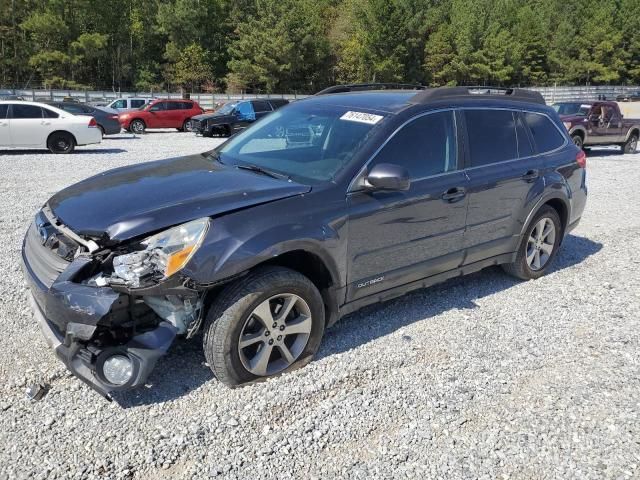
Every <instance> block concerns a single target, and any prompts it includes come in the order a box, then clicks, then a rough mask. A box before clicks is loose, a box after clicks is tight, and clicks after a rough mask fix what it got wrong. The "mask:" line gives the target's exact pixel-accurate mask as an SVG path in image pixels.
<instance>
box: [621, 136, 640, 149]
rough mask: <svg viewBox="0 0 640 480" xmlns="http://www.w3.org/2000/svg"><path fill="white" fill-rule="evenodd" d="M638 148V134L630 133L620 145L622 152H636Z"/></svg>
mask: <svg viewBox="0 0 640 480" xmlns="http://www.w3.org/2000/svg"><path fill="white" fill-rule="evenodd" d="M637 149H638V134H637V133H632V134H631V135H630V136H629V139H628V140H627V141H626V142H625V143H624V145H623V146H622V151H623V152H624V153H636V150H637Z"/></svg>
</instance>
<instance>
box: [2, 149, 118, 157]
mask: <svg viewBox="0 0 640 480" xmlns="http://www.w3.org/2000/svg"><path fill="white" fill-rule="evenodd" d="M127 151H128V150H124V149H122V148H102V149H100V150H95V149H90V150H84V149H82V148H80V149H77V150H75V151H74V152H73V153H68V154H65V155H62V156H63V157H65V158H66V157H67V156H69V157H72V158H73V156H74V155H95V154H104V153H126V152H127ZM36 154H42V155H56V154H53V153H51V152H49V151H48V150H44V149H43V150H0V157H1V156H3V155H13V156H17V155H36ZM56 156H57V155H56Z"/></svg>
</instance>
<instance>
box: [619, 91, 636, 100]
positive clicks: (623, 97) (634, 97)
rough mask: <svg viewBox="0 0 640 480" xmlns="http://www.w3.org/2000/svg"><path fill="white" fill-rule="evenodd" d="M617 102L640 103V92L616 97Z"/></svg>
mask: <svg viewBox="0 0 640 480" xmlns="http://www.w3.org/2000/svg"><path fill="white" fill-rule="evenodd" d="M616 101H617V102H640V92H631V93H623V94H621V95H618V96H617V97H616Z"/></svg>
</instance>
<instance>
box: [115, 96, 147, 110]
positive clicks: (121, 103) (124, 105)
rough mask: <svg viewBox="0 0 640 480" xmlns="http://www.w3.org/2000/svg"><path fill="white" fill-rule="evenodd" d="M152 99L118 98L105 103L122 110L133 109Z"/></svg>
mask: <svg viewBox="0 0 640 480" xmlns="http://www.w3.org/2000/svg"><path fill="white" fill-rule="evenodd" d="M153 100H154V99H153V98H118V99H117V100H114V101H113V102H111V103H110V104H109V105H107V107H108V108H113V109H114V110H117V111H119V112H122V111H125V110H135V109H137V108H140V107H142V106H143V105H146V104H147V103H151V102H152V101H153Z"/></svg>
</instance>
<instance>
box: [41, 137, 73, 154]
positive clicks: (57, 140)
mask: <svg viewBox="0 0 640 480" xmlns="http://www.w3.org/2000/svg"><path fill="white" fill-rule="evenodd" d="M47 148H48V149H49V151H50V152H51V153H71V152H73V150H74V149H75V148H76V141H75V139H74V138H73V135H71V134H70V133H67V132H54V133H52V134H51V135H49V139H48V140H47Z"/></svg>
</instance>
